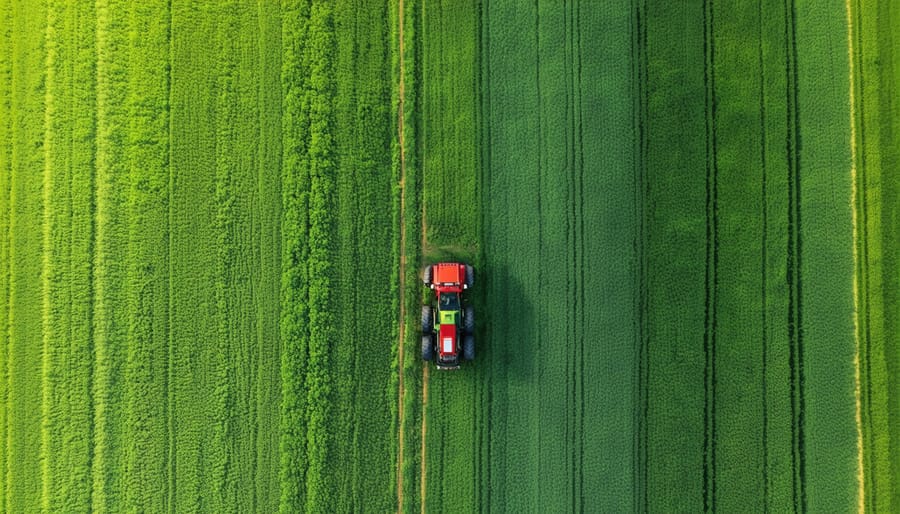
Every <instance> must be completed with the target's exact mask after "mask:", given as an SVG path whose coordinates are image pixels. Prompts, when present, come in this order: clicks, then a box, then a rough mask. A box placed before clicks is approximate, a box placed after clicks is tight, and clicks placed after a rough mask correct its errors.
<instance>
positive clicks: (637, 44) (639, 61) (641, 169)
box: [632, 0, 650, 512]
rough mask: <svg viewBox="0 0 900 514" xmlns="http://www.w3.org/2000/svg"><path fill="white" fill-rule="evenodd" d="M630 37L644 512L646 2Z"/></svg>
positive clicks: (638, 467) (641, 506) (638, 465)
mask: <svg viewBox="0 0 900 514" xmlns="http://www.w3.org/2000/svg"><path fill="white" fill-rule="evenodd" d="M634 13H635V15H634V16H635V18H634V25H635V27H634V34H633V36H632V38H633V39H632V49H633V50H632V53H633V54H635V53H636V54H637V55H636V56H635V55H633V62H634V67H635V69H634V70H633V72H632V75H633V78H632V81H633V82H634V83H635V87H636V88H637V89H638V91H637V95H636V96H637V105H636V110H637V113H636V127H635V137H636V139H637V143H638V144H637V145H635V148H636V155H635V162H636V163H637V166H638V184H637V187H636V188H635V190H636V196H637V199H636V202H635V204H636V205H637V208H638V212H639V214H638V221H639V226H638V240H637V244H638V245H639V246H638V248H639V251H640V260H639V269H638V292H639V293H638V299H637V302H638V306H637V307H638V308H637V313H638V319H637V324H638V336H639V337H640V345H639V348H638V373H637V380H638V385H637V391H638V395H639V400H638V409H637V412H636V414H635V425H636V426H637V430H636V431H635V446H636V449H635V450H634V452H635V474H636V476H637V480H636V482H637V484H636V485H637V487H636V488H635V489H636V490H635V495H636V497H635V502H634V506H635V510H637V511H640V512H644V511H646V510H647V508H648V505H649V496H648V471H649V466H648V451H647V448H648V444H649V440H648V431H647V420H648V417H649V412H648V410H649V405H650V404H649V396H648V394H647V393H648V383H649V378H650V357H649V353H648V343H649V341H648V331H647V312H648V309H649V304H648V302H649V297H648V294H647V275H648V273H647V269H648V262H647V252H646V251H645V250H644V249H646V248H647V209H646V208H645V201H646V198H647V197H648V196H649V192H648V191H647V160H646V155H647V145H648V142H649V140H648V137H647V101H648V98H647V84H646V81H647V30H646V27H645V26H644V23H645V16H646V13H647V3H646V0H635V5H634Z"/></svg>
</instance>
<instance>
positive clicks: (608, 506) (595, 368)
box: [542, 1, 644, 512]
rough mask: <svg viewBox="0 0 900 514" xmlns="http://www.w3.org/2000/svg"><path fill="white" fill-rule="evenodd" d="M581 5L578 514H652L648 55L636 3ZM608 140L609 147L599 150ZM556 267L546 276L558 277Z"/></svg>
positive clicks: (575, 9)
mask: <svg viewBox="0 0 900 514" xmlns="http://www.w3.org/2000/svg"><path fill="white" fill-rule="evenodd" d="M571 9H572V13H571V17H572V29H571V31H570V32H569V34H570V37H571V38H572V39H573V44H572V49H573V50H572V56H571V59H572V61H573V63H574V65H573V66H572V69H573V81H572V90H573V93H572V96H573V102H574V105H573V111H574V114H575V115H574V116H573V121H574V122H575V126H574V128H575V130H574V131H573V137H572V139H571V144H572V147H573V148H572V154H573V156H572V159H573V161H574V163H575V166H574V169H577V170H578V173H579V182H580V183H579V185H580V189H581V198H580V200H581V203H580V218H581V223H580V232H579V247H580V248H579V261H580V262H579V266H580V269H579V273H578V274H577V275H576V277H577V280H578V284H579V302H580V305H579V310H578V312H580V315H579V316H578V323H579V341H578V353H577V358H578V373H579V383H578V389H577V393H578V401H577V403H576V408H577V412H578V424H577V426H576V429H577V431H578V435H577V437H578V439H577V441H576V442H577V444H576V445H575V448H574V450H575V452H576V453H575V456H574V458H575V459H576V464H577V466H576V476H575V477H573V481H575V482H576V484H577V485H576V489H575V493H576V494H574V495H573V496H574V499H575V507H576V509H578V510H583V511H585V512H616V511H618V512H624V511H635V510H641V509H642V507H641V500H640V499H639V497H638V496H636V491H638V490H639V487H640V486H639V485H638V482H639V478H638V475H639V473H640V472H639V463H638V460H637V459H636V458H635V450H634V447H633V442H634V441H635V440H637V433H638V431H639V423H638V422H637V421H636V416H635V415H636V413H639V412H640V398H639V397H640V390H639V387H640V386H639V382H638V380H639V378H638V377H639V369H638V367H637V366H638V364H637V363H638V358H639V348H640V345H641V329H640V318H641V315H640V308H641V306H640V280H641V277H640V270H641V259H642V253H643V252H644V248H643V246H642V244H641V242H642V235H641V232H640V231H641V227H640V225H641V219H642V216H643V213H642V208H643V206H642V202H643V196H642V194H641V187H642V182H641V181H642V177H641V176H640V171H641V166H642V164H641V161H642V157H641V156H640V155H639V154H638V153H637V152H639V151H640V145H641V144H642V143H641V137H640V127H635V120H639V119H640V105H639V104H638V103H636V101H635V99H637V98H638V95H639V94H640V92H641V90H642V88H641V87H640V85H639V83H638V80H639V77H638V76H635V75H633V73H632V70H633V69H634V67H635V65H636V63H635V61H636V60H637V59H639V58H640V56H639V55H637V54H636V52H635V51H634V49H633V47H632V45H633V44H634V39H633V38H634V37H636V36H637V34H633V33H632V31H634V30H635V27H634V26H633V23H634V21H635V20H634V16H635V12H634V7H633V6H630V5H628V4H626V3H621V4H617V5H616V6H612V5H610V6H607V7H606V8H605V9H603V10H597V9H595V8H594V6H593V5H592V4H591V3H590V2H583V1H582V2H575V3H574V4H573V5H572V7H571ZM598 41H599V42H600V44H597V42H598ZM550 77H552V75H550ZM550 98H552V95H550V96H549V97H548V99H546V100H545V107H544V109H545V112H548V113H549V112H552V110H553V107H552V105H554V104H552V103H551V100H550ZM550 119H552V117H551V118H550ZM638 123H639V122H638ZM548 132H549V133H551V134H552V133H553V132H555V127H554V126H553V125H550V127H549V129H548ZM601 140H603V141H608V144H605V145H596V144H594V142H595V141H601ZM548 146H549V145H548ZM548 168H549V170H550V171H548V173H547V177H548V179H547V183H546V185H545V186H544V187H542V190H543V191H548V190H551V191H552V190H553V189H555V188H556V187H557V186H556V183H555V182H554V178H555V177H554V175H555V173H553V172H552V170H554V169H555V166H554V165H553V163H552V161H550V162H549V166H548ZM555 179H556V180H560V179H561V178H555ZM547 200H548V201H547V204H548V211H549V212H553V211H552V209H553V208H554V207H555V208H557V209H558V208H559V207H558V206H559V203H556V202H554V197H553V196H552V195H550V194H548V195H547ZM548 214H549V213H548ZM548 217H549V216H548ZM549 219H551V220H552V217H550V218H549ZM555 230H556V226H555V225H554V224H553V223H548V224H546V225H545V232H546V233H548V234H552V233H553V232H554V231H555ZM554 246H555V244H554V242H553V241H552V239H551V240H550V241H549V242H548V244H545V247H549V248H547V249H546V250H545V253H544V255H545V256H547V258H548V260H550V259H552V257H550V255H551V253H552V252H554V250H553V247H554ZM598 263H604V264H598ZM598 266H599V267H598ZM552 269H553V268H552V266H551V267H550V268H549V269H548V270H547V271H545V273H546V274H547V275H548V277H549V278H550V279H551V280H552V279H553V277H554V274H553V272H552ZM548 282H550V283H551V284H552V282H551V281H550V280H548ZM601 291H602V292H603V293H602V294H599V292H601ZM548 332H549V334H548V344H547V345H546V346H554V345H556V344H559V343H557V342H556V341H555V338H554V337H553V335H552V334H553V333H554V332H555V330H554V328H553V327H552V326H550V327H548ZM546 346H545V347H546ZM543 494H545V495H549V494H551V489H550V488H545V489H544V490H543Z"/></svg>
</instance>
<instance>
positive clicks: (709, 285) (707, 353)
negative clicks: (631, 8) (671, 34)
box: [702, 0, 715, 511]
mask: <svg viewBox="0 0 900 514" xmlns="http://www.w3.org/2000/svg"><path fill="white" fill-rule="evenodd" d="M711 1H712V0H704V2H703V59H704V60H703V85H704V90H705V95H706V99H705V105H704V114H705V124H706V262H705V270H706V272H705V279H704V289H705V305H704V322H703V323H704V330H703V355H704V366H703V396H704V404H703V486H702V490H703V509H704V510H705V511H711V510H715V499H714V497H715V487H714V486H713V482H714V478H713V476H714V474H715V464H714V462H713V460H714V459H713V453H714V452H715V450H714V447H715V441H714V439H713V437H714V436H713V434H712V430H711V428H710V427H711V425H712V424H713V423H714V421H713V412H712V409H713V408H714V406H713V404H714V402H713V400H711V397H712V396H714V395H715V391H713V390H712V385H711V383H712V380H713V374H714V362H713V359H714V358H715V357H714V353H713V349H712V346H713V345H714V344H715V336H714V334H713V333H712V331H713V316H715V314H714V310H715V296H714V289H713V288H714V285H713V280H714V273H715V271H714V263H713V260H714V258H713V255H714V249H713V231H714V224H715V221H714V220H713V219H712V218H713V215H714V211H713V202H714V199H713V195H714V192H713V185H712V183H713V180H714V177H713V169H712V168H713V164H712V162H711V159H714V157H713V155H712V152H713V148H712V137H713V136H712V130H713V129H712V123H713V122H712V117H713V116H715V113H714V112H712V106H711V103H712V102H711V97H712V96H713V95H714V94H715V91H714V90H713V89H712V88H713V87H714V86H713V84H712V80H711V76H710V75H711V73H712V66H713V61H712V55H711V43H710V42H711V40H712V37H713V35H712V29H711V19H710V18H711V13H710V11H711V6H710V3H711Z"/></svg>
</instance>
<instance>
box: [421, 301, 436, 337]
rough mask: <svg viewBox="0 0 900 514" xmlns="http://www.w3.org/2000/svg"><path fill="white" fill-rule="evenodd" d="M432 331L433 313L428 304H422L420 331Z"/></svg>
mask: <svg viewBox="0 0 900 514" xmlns="http://www.w3.org/2000/svg"><path fill="white" fill-rule="evenodd" d="M433 331H434V314H433V313H432V312H431V306H430V305H423V306H422V333H423V334H430V333H431V332H433Z"/></svg>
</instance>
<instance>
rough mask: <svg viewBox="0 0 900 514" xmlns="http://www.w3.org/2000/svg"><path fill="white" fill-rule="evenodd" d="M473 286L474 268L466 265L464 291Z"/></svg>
mask: <svg viewBox="0 0 900 514" xmlns="http://www.w3.org/2000/svg"><path fill="white" fill-rule="evenodd" d="M474 285H475V268H473V267H472V266H470V265H468V264H466V289H469V288H471V287H472V286H474Z"/></svg>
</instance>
